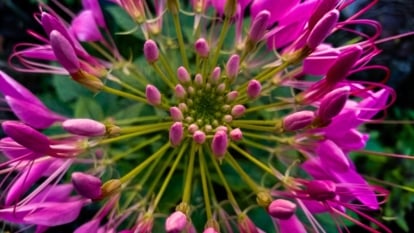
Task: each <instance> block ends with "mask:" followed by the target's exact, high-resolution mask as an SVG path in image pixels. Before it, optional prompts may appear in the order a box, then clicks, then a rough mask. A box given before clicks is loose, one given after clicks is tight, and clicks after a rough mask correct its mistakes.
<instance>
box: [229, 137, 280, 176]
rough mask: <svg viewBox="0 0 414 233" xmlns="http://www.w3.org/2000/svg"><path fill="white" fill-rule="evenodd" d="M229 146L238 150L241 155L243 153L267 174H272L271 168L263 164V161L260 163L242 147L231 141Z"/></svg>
mask: <svg viewBox="0 0 414 233" xmlns="http://www.w3.org/2000/svg"><path fill="white" fill-rule="evenodd" d="M230 147H232V148H233V149H235V150H236V151H237V152H239V153H240V154H241V155H243V156H244V157H245V158H246V159H248V160H250V161H251V162H252V163H254V164H255V165H256V166H258V167H259V168H261V169H262V170H263V171H265V172H267V173H269V174H272V175H273V174H274V173H273V170H272V169H271V168H270V167H268V166H267V165H265V164H264V163H262V162H261V161H259V160H257V159H256V158H255V157H253V156H252V155H251V154H249V153H247V152H246V151H244V150H243V149H242V148H240V147H238V146H237V145H236V144H234V143H231V144H230Z"/></svg>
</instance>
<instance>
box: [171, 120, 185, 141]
mask: <svg viewBox="0 0 414 233" xmlns="http://www.w3.org/2000/svg"><path fill="white" fill-rule="evenodd" d="M183 139H184V127H183V123H181V122H175V123H174V124H172V126H171V128H170V142H171V145H172V146H178V145H180V143H181V141H182V140H183Z"/></svg>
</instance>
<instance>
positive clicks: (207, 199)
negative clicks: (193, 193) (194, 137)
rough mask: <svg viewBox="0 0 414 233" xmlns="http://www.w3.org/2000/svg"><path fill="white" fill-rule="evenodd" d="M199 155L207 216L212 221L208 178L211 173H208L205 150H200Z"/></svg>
mask: <svg viewBox="0 0 414 233" xmlns="http://www.w3.org/2000/svg"><path fill="white" fill-rule="evenodd" d="M198 153H199V158H200V159H199V163H200V173H201V185H202V187H203V195H204V203H205V208H206V215H207V219H211V218H212V216H213V214H212V211H211V203H210V195H209V188H208V183H207V176H208V175H209V173H208V172H207V168H206V162H205V159H204V153H203V149H202V148H200V149H199V150H198Z"/></svg>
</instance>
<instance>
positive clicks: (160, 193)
mask: <svg viewBox="0 0 414 233" xmlns="http://www.w3.org/2000/svg"><path fill="white" fill-rule="evenodd" d="M188 144H189V143H188V141H185V142H183V143H182V146H181V148H180V152H178V156H177V157H176V158H175V161H174V163H173V165H172V166H171V168H170V170H169V172H168V174H167V177H165V179H164V182H163V183H162V185H161V188H160V190H158V193H157V196H156V197H155V200H154V204H153V205H152V208H151V209H150V210H149V211H148V212H149V213H153V212H154V211H155V208H157V206H158V203H159V202H160V200H161V198H162V196H163V195H164V192H165V189H166V188H167V186H168V184H169V183H170V180H171V177H172V175H173V174H174V172H175V169H176V168H177V166H178V164H179V162H180V160H181V157H183V155H184V153H185V151H186V149H187V147H188Z"/></svg>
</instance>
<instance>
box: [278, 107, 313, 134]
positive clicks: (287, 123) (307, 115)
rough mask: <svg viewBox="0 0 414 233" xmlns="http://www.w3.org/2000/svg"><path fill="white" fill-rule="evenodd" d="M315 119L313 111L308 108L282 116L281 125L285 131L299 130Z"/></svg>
mask: <svg viewBox="0 0 414 233" xmlns="http://www.w3.org/2000/svg"><path fill="white" fill-rule="evenodd" d="M314 119H315V113H314V112H312V111H309V110H303V111H299V112H294V113H291V114H289V115H287V116H285V117H284V118H283V121H282V127H283V129H284V130H286V131H296V130H301V129H303V128H305V127H307V126H309V125H310V124H311V123H312V121H313V120H314Z"/></svg>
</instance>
